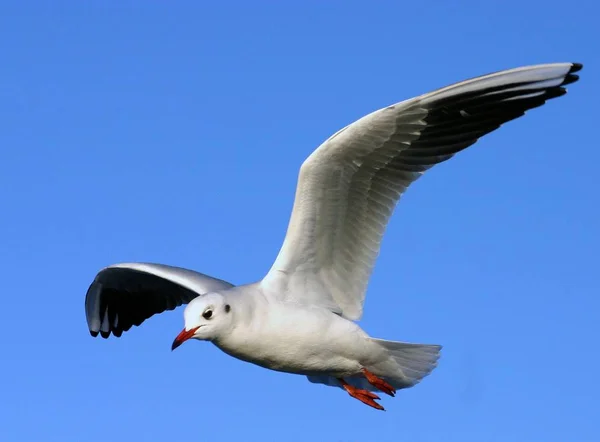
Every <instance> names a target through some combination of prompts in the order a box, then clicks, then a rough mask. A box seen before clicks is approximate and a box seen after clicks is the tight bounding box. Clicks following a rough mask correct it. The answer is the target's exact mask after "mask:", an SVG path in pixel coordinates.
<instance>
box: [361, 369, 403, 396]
mask: <svg viewBox="0 0 600 442" xmlns="http://www.w3.org/2000/svg"><path fill="white" fill-rule="evenodd" d="M362 372H363V374H364V375H365V377H366V378H367V381H369V384H371V385H372V386H373V387H375V388H377V389H378V390H380V391H383V392H384V393H385V394H389V395H390V396H392V397H394V396H395V395H396V389H395V388H394V387H392V386H391V385H390V384H388V383H387V382H386V381H384V380H383V379H381V378H379V377H377V376H375V375H374V374H373V373H371V372H370V371H368V370H367V369H366V368H363V369H362Z"/></svg>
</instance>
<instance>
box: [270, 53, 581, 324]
mask: <svg viewBox="0 0 600 442" xmlns="http://www.w3.org/2000/svg"><path fill="white" fill-rule="evenodd" d="M581 68H582V65H580V64H577V63H555V64H544V65H536V66H527V67H521V68H517V69H510V70H505V71H501V72H496V73H493V74H489V75H485V76H481V77H477V78H473V79H470V80H466V81H463V82H460V83H456V84H453V85H451V86H448V87H445V88H442V89H438V90H436V91H433V92H430V93H428V94H425V95H422V96H419V97H416V98H413V99H410V100H407V101H403V102H400V103H397V104H395V105H392V106H389V107H386V108H383V109H380V110H378V111H375V112H373V113H371V114H369V115H367V116H365V117H363V118H361V119H360V120H358V121H356V122H354V123H352V124H350V125H349V126H347V127H345V128H343V129H342V130H340V131H338V132H337V133H336V134H334V135H333V136H332V137H331V138H329V139H328V140H327V141H325V142H324V143H323V144H322V145H321V146H319V148H318V149H317V150H315V151H314V152H313V153H312V154H311V155H310V156H309V157H308V158H307V159H306V161H305V162H304V163H303V164H302V167H301V168H300V173H299V177H298V186H297V189H296V197H295V201H294V207H293V211H292V215H291V219H290V223H289V226H288V230H287V235H286V237H285V241H284V243H283V246H282V248H281V250H280V252H279V255H278V256H277V259H276V260H275V262H274V264H273V266H272V268H271V269H270V271H269V273H268V274H267V275H266V276H265V278H264V279H263V281H262V283H261V284H262V286H263V289H264V290H265V292H266V293H270V294H271V296H278V297H279V298H284V299H288V300H292V301H295V302H301V303H310V304H317V305H321V306H326V307H328V308H330V309H331V310H332V311H336V312H338V313H340V314H342V315H343V316H344V317H346V318H348V319H358V318H360V316H361V315H362V309H363V302H364V298H365V291H366V288H367V284H368V281H369V277H370V275H371V271H372V269H373V266H374V264H375V260H376V258H377V255H378V254H379V248H380V243H381V239H382V236H383V234H384V230H385V228H386V226H387V223H388V220H389V218H390V216H391V214H392V212H393V210H394V207H395V206H396V203H397V202H398V200H399V199H400V196H401V195H402V193H403V192H404V191H405V190H406V189H407V188H408V186H409V185H410V184H411V183H412V182H414V181H415V180H416V179H417V178H419V177H420V176H421V175H422V174H423V173H424V172H425V171H426V170H428V169H429V168H431V167H432V166H434V165H435V164H438V163H441V162H443V161H446V160H448V159H450V158H452V156H454V155H455V154H456V153H457V152H459V151H461V150H463V149H465V148H466V147H468V146H470V145H472V144H473V143H475V142H476V141H477V140H478V139H479V138H480V137H482V136H483V135H485V134H488V133H490V132H492V131H494V130H495V129H497V128H498V127H500V126H501V125H502V124H504V123H506V122H508V121H510V120H513V119H515V118H518V117H520V116H522V115H523V114H524V113H525V112H526V111H527V110H529V109H532V108H535V107H538V106H541V105H542V104H544V103H545V102H546V101H547V100H549V99H552V98H556V97H559V96H561V95H563V94H564V93H565V92H566V90H565V89H564V86H565V85H567V84H569V83H573V82H575V81H577V79H578V77H577V75H574V72H577V71H578V70H580V69H581Z"/></svg>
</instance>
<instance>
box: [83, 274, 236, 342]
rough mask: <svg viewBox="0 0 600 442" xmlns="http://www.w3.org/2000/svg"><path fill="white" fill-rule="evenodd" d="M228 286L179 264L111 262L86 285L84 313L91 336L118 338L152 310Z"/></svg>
mask: <svg viewBox="0 0 600 442" xmlns="http://www.w3.org/2000/svg"><path fill="white" fill-rule="evenodd" d="M230 287H233V284H230V283H228V282H226V281H222V280H220V279H216V278H212V277H210V276H207V275H203V274H202V273H198V272H194V271H193V270H187V269H182V268H179V267H172V266H167V265H162V264H144V263H124V264H115V265H111V266H109V267H106V268H105V269H103V270H101V271H100V272H99V273H98V274H97V275H96V278H95V279H94V282H92V284H91V285H90V288H89V289H88V291H87V294H86V297H85V315H86V318H87V323H88V327H89V329H90V333H91V335H92V336H94V337H95V336H98V334H100V335H101V336H102V337H103V338H108V337H109V336H110V334H111V333H112V334H113V335H115V336H116V337H119V336H121V334H122V333H123V332H124V331H127V330H129V329H130V328H131V327H132V326H133V325H140V324H141V323H142V322H144V321H145V320H146V319H148V318H149V317H151V316H152V315H154V314H156V313H162V312H164V311H165V310H173V309H174V308H175V307H179V306H180V305H182V304H187V303H188V302H190V301H191V300H192V299H194V298H195V297H196V296H199V295H202V294H204V293H208V292H212V291H216V290H223V289H227V288H230Z"/></svg>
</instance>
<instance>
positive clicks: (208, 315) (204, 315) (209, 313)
mask: <svg viewBox="0 0 600 442" xmlns="http://www.w3.org/2000/svg"><path fill="white" fill-rule="evenodd" d="M211 316H212V310H211V309H208V310H206V311H205V312H204V313H202V317H203V318H204V319H210V318H211Z"/></svg>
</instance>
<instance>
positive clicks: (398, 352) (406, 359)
mask: <svg viewBox="0 0 600 442" xmlns="http://www.w3.org/2000/svg"><path fill="white" fill-rule="evenodd" d="M372 341H373V342H375V343H377V344H379V345H380V346H382V347H383V348H384V349H385V350H387V352H388V354H389V356H390V359H392V360H393V363H395V364H394V365H396V366H397V369H396V370H390V369H391V368H392V367H390V365H389V363H388V364H386V367H385V369H384V371H385V372H387V373H386V374H387V376H386V378H388V379H389V380H390V381H391V384H392V385H394V386H395V388H407V387H412V386H413V385H415V384H418V383H419V382H420V381H421V379H423V378H424V377H425V376H427V375H428V374H429V373H431V372H432V370H433V369H434V368H435V367H436V366H437V361H438V359H439V358H440V350H441V349H442V346H441V345H428V344H409V343H408V342H398V341H386V340H383V339H372ZM382 368H383V367H382ZM393 371H395V373H394V374H392V372H393Z"/></svg>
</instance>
